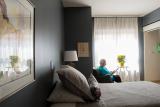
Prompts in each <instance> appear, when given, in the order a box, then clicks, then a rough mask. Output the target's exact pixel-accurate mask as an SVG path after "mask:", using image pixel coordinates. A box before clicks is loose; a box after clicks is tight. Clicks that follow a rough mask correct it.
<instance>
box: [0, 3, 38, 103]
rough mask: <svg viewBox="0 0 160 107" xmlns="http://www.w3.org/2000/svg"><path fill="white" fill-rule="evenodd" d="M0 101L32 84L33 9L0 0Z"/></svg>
mask: <svg viewBox="0 0 160 107" xmlns="http://www.w3.org/2000/svg"><path fill="white" fill-rule="evenodd" d="M0 10H1V11H0V23H1V24H2V25H1V26H0V102H1V101H3V100H5V99H6V98H8V97H9V96H11V95H13V94H14V93H16V92H18V91H19V90H21V89H23V88H24V87H25V86H27V85H29V84H31V83H32V82H34V81H35V72H34V6H33V5H32V4H31V3H30V2H29V1H28V0H0Z"/></svg>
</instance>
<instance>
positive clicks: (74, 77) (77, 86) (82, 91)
mask: <svg viewBox="0 0 160 107" xmlns="http://www.w3.org/2000/svg"><path fill="white" fill-rule="evenodd" d="M57 73H58V76H59V78H60V80H61V81H62V83H63V85H64V86H65V87H66V88H67V89H68V90H69V91H70V92H72V93H74V94H76V95H78V96H80V97H82V98H83V99H84V100H86V101H93V100H94V97H93V96H92V94H91V91H90V87H89V85H88V82H87V79H86V78H85V76H84V75H83V74H82V73H81V72H80V71H78V70H76V69H75V68H73V67H71V66H69V67H67V68H61V69H60V70H58V71H57Z"/></svg>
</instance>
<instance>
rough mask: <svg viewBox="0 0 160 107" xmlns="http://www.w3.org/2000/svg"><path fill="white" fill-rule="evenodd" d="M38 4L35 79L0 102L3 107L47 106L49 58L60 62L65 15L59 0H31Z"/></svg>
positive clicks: (49, 72)
mask: <svg viewBox="0 0 160 107" xmlns="http://www.w3.org/2000/svg"><path fill="white" fill-rule="evenodd" d="M32 1H33V4H34V5H35V77H36V81H35V82H34V83H32V84H30V85H28V86H27V87H25V88H24V89H22V90H21V91H19V92H17V93H16V94H14V95H13V96H11V97H9V98H8V99H6V100H4V101H3V102H2V103H0V107H46V105H47V103H46V99H47V97H48V95H49V94H50V92H51V90H52V82H53V81H52V79H53V78H52V72H51V70H50V61H51V60H52V61H53V63H54V64H55V67H56V68H59V65H60V63H61V62H60V56H61V51H62V49H63V48H62V39H63V16H62V11H63V9H62V6H61V1H60V0H32Z"/></svg>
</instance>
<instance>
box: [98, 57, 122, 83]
mask: <svg viewBox="0 0 160 107" xmlns="http://www.w3.org/2000/svg"><path fill="white" fill-rule="evenodd" d="M105 66H106V60H105V59H101V60H100V66H99V67H98V68H97V70H98V71H99V72H100V74H101V75H110V76H111V78H112V80H113V81H116V82H121V79H120V77H119V76H118V75H113V74H114V73H115V72H116V71H117V70H118V69H116V70H114V71H109V70H108V69H107V68H106V67H105Z"/></svg>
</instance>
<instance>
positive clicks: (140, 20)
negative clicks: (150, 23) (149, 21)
mask: <svg viewBox="0 0 160 107" xmlns="http://www.w3.org/2000/svg"><path fill="white" fill-rule="evenodd" d="M138 37H139V71H140V80H144V38H143V18H142V17H139V18H138Z"/></svg>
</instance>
